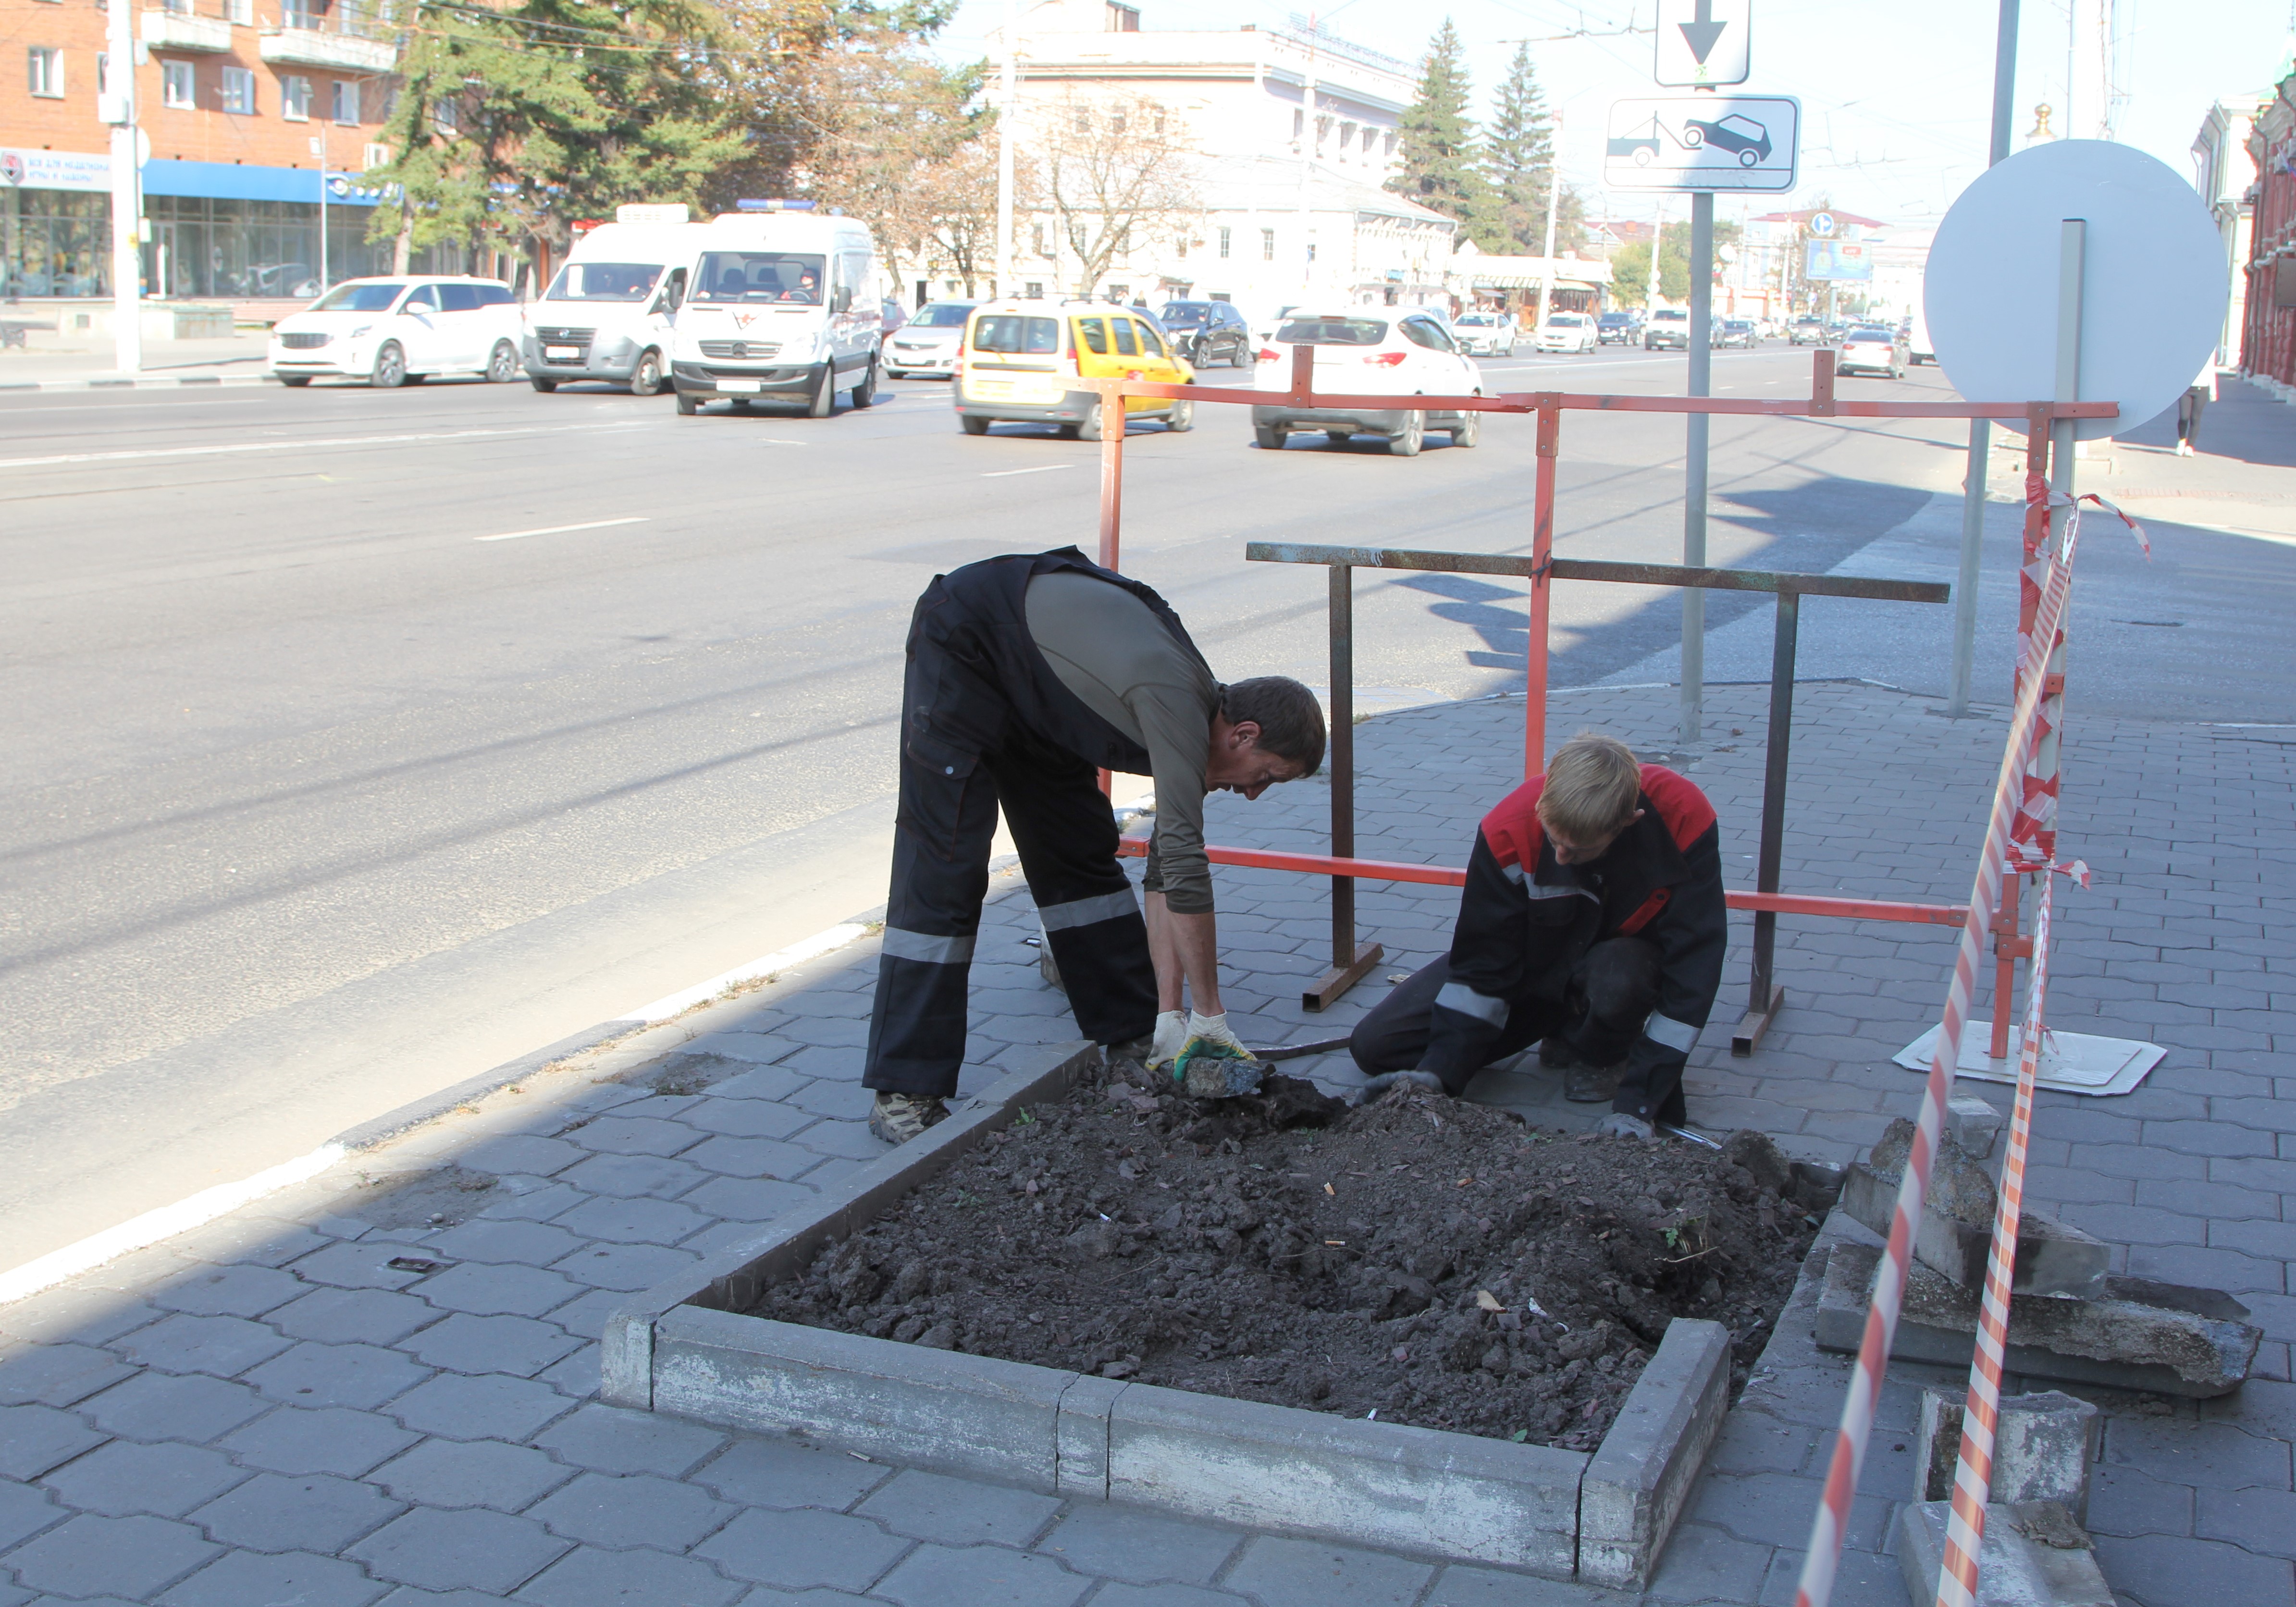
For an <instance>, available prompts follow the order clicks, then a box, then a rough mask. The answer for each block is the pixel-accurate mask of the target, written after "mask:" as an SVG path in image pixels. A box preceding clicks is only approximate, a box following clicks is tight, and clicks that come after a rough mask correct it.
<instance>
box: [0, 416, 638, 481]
mask: <svg viewBox="0 0 2296 1607" xmlns="http://www.w3.org/2000/svg"><path fill="white" fill-rule="evenodd" d="M643 428H644V425H643V424H642V423H640V422H638V421H636V420H624V421H618V422H614V423H611V424H534V425H527V426H521V427H520V428H517V429H512V430H425V431H422V432H421V433H419V434H408V435H339V436H331V437H328V438H325V439H320V440H312V439H308V438H303V439H297V438H296V437H294V436H286V437H283V438H282V439H278V440H270V441H232V442H228V443H225V444H224V445H220V446H212V447H147V448H143V449H139V450H133V451H125V452H62V453H58V454H57V455H54V456H53V457H0V469H41V468H45V467H47V466H48V465H50V464H52V463H135V462H139V461H142V460H144V459H149V458H162V457H219V456H222V455H225V454H226V453H239V452H307V451H309V450H310V449H311V448H312V447H392V446H398V445H401V444H403V443H405V442H407V441H462V440H475V439H480V438H482V437H488V436H504V435H557V434H561V433H562V432H563V431H566V430H635V429H643Z"/></svg>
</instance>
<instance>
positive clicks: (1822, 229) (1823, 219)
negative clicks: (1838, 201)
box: [1809, 212, 1833, 240]
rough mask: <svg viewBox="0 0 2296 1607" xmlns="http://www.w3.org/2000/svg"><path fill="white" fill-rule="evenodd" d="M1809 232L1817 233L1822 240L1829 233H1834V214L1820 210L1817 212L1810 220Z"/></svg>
mask: <svg viewBox="0 0 2296 1607" xmlns="http://www.w3.org/2000/svg"><path fill="white" fill-rule="evenodd" d="M1809 232H1810V233H1811V234H1815V235H1816V236H1817V237H1818V238H1819V239H1820V240H1824V239H1825V237H1826V236H1827V235H1829V234H1833V213H1831V212H1819V213H1816V214H1815V215H1814V216H1813V217H1811V218H1810V220H1809Z"/></svg>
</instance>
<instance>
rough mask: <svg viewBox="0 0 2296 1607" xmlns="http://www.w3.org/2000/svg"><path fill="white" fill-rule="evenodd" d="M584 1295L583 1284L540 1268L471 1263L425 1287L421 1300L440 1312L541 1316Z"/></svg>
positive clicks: (428, 1281) (474, 1314)
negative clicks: (577, 1296)
mask: <svg viewBox="0 0 2296 1607" xmlns="http://www.w3.org/2000/svg"><path fill="white" fill-rule="evenodd" d="M577 1253H578V1252H577ZM581 1292H582V1285H581V1284H579V1283H575V1282H573V1281H572V1280H570V1279H568V1278H565V1277H562V1276H561V1275H558V1274H557V1273H554V1272H550V1271H547V1270H545V1269H544V1268H542V1267H523V1266H508V1265H505V1266H491V1267H489V1266H480V1265H479V1264H478V1263H476V1262H468V1261H466V1262H464V1263H463V1265H462V1266H460V1267H448V1268H447V1270H446V1271H445V1272H442V1273H439V1274H438V1275H436V1276H434V1277H431V1278H430V1279H428V1280H426V1281H425V1282H424V1283H423V1285H422V1298H423V1299H424V1300H428V1301H429V1302H430V1304H431V1305H433V1306H435V1307H437V1308H439V1309H440V1310H441V1311H467V1312H469V1313H471V1315H472V1316H542V1315H543V1314H544V1313H545V1312H546V1311H550V1310H553V1309H554V1308H558V1307H560V1306H563V1305H564V1304H566V1302H567V1301H569V1300H572V1299H573V1298H574V1297H575V1296H576V1295H578V1294H580V1293H581Z"/></svg>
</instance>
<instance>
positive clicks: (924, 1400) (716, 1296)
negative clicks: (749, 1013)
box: [602, 1045, 1730, 1587]
mask: <svg viewBox="0 0 2296 1607" xmlns="http://www.w3.org/2000/svg"><path fill="white" fill-rule="evenodd" d="M1098 1063H1099V1051H1098V1050H1097V1049H1095V1048H1094V1047H1093V1046H1092V1045H1068V1046H1065V1047H1062V1048H1058V1049H1053V1050H1048V1051H1046V1052H1045V1054H1044V1057H1043V1060H1042V1062H1041V1063H1040V1064H1038V1065H1036V1066H1032V1067H1026V1068H1023V1069H1022V1070H1018V1071H1015V1072H1013V1074H1011V1075H1010V1076H1007V1077H1006V1078H1004V1079H1003V1080H1001V1081H1000V1082H998V1083H996V1085H995V1086H992V1087H991V1088H989V1089H988V1091H987V1093H986V1094H984V1095H981V1096H980V1097H979V1098H977V1099H976V1100H975V1101H974V1102H973V1103H972V1106H971V1108H970V1109H967V1110H965V1111H962V1112H960V1113H958V1114H956V1115H955V1116H952V1117H951V1118H950V1119H948V1120H947V1121H945V1122H943V1123H941V1124H940V1125H939V1127H935V1128H933V1129H932V1130H931V1132H929V1133H927V1134H926V1135H925V1136H923V1137H922V1138H921V1139H918V1140H916V1141H914V1142H913V1143H911V1144H906V1145H904V1146H902V1148H901V1149H899V1150H898V1151H896V1152H893V1153H891V1154H889V1155H887V1156H885V1157H884V1158H882V1159H881V1160H877V1161H875V1162H873V1163H872V1164H871V1165H869V1166H867V1167H865V1168H862V1169H861V1170H860V1171H858V1172H856V1173H854V1174H853V1175H852V1176H851V1177H849V1178H848V1179H847V1180H846V1181H845V1182H844V1183H843V1184H842V1185H840V1186H839V1187H837V1188H835V1189H832V1190H831V1191H830V1192H829V1193H826V1194H824V1196H823V1197H822V1198H821V1199H820V1200H819V1201H817V1202H816V1203H815V1204H814V1205H813V1206H811V1207H809V1208H808V1209H806V1210H804V1211H802V1212H799V1213H793V1214H792V1215H791V1216H789V1217H785V1218H783V1219H781V1220H780V1221H778V1222H776V1223H775V1224H773V1225H772V1226H769V1227H767V1228H766V1229H765V1230H764V1231H763V1232H762V1233H761V1234H760V1235H759V1237H758V1239H756V1240H754V1241H752V1242H750V1243H748V1244H746V1245H742V1246H739V1247H737V1248H735V1249H734V1250H729V1251H726V1252H725V1253H724V1254H721V1255H720V1256H718V1257H717V1258H715V1259H712V1260H709V1261H707V1262H705V1263H704V1264H703V1265H701V1267H696V1268H693V1269H692V1270H691V1271H689V1272H687V1273H685V1274H683V1275H680V1276H679V1277H677V1278H676V1279H673V1280H671V1281H669V1282H668V1283H662V1284H660V1285H658V1286H656V1287H655V1288H654V1289H652V1290H650V1291H647V1292H646V1293H644V1294H643V1295H640V1296H638V1297H636V1298H635V1300H631V1301H629V1302H628V1303H627V1304H625V1305H624V1306H623V1307H621V1308H619V1309H618V1310H617V1311H616V1312H615V1313H614V1315H613V1316H611V1318H610V1319H608V1322H607V1326H606V1332H605V1344H604V1357H603V1389H602V1393H603V1397H604V1398H605V1399H607V1400H608V1401H611V1402H612V1403H613V1404H615V1405H618V1406H634V1407H638V1408H641V1409H644V1410H649V1411H657V1412H664V1413H668V1414H675V1415H676V1416H680V1417H688V1418H693V1419H694V1420H696V1421H699V1422H702V1423H715V1424H718V1425H720V1426H723V1427H727V1428H735V1429H744V1430H749V1431H761V1432H772V1433H783V1434H799V1435H802V1436H804V1437H805V1438H806V1439H809V1440H813V1441H815V1442H817V1443H819V1444H823V1445H826V1446H831V1447H837V1448H839V1449H843V1450H849V1451H855V1452H858V1453H860V1454H862V1455H867V1456H871V1457H875V1458H881V1459H882V1460H885V1461H888V1462H894V1463H898V1464H903V1465H905V1466H913V1467H921V1468H930V1469H933V1470H937V1471H939V1472H952V1473H961V1474H965V1475H970V1476H973V1477H979V1478H986V1479H995V1480H1002V1481H1004V1482H1006V1483H1010V1484H1016V1485H1020V1486H1022V1487H1023V1488H1029V1489H1035V1490H1041V1491H1044V1492H1046V1493H1047V1494H1052V1495H1058V1496H1064V1497H1069V1498H1083V1499H1089V1500H1118V1501H1128V1502H1133V1503H1136V1504H1138V1505H1144V1506H1149V1507H1153V1508H1157V1509H1159V1510H1161V1511H1165V1512H1171V1513H1183V1514H1185V1515H1187V1516H1190V1517H1197V1518H1206V1519H1212V1520H1216V1521H1222V1522H1228V1523H1235V1524H1242V1525H1246V1526H1250V1527H1252V1528H1258V1529H1272V1530H1278V1531H1282V1532H1285V1533H1290V1534H1296V1535H1302V1536H1307V1537H1315V1538H1321V1539H1329V1540H1341V1541H1348V1542H1351V1543H1355V1544H1359V1545H1360V1544H1369V1545H1374V1546H1386V1547H1390V1548H1393V1549H1398V1550H1404V1551H1411V1552H1417V1553H1421V1554H1426V1555H1431V1556H1437V1557H1443V1558H1447V1559H1454V1560H1460V1561H1471V1562H1486V1563H1496V1564H1498V1565H1500V1566H1503V1567H1508V1568H1516V1569H1521V1570H1524V1571H1526V1572H1529V1573H1536V1574H1541V1575H1545V1576H1546V1577H1549V1578H1566V1579H1578V1580H1580V1581H1582V1582H1585V1583H1587V1584H1595V1585H1603V1586H1611V1587H1636V1586H1640V1585H1643V1584H1644V1583H1647V1582H1648V1580H1649V1578H1650V1577H1651V1574H1652V1571H1653V1570H1654V1569H1655V1568H1656V1566H1657V1563H1658V1558H1659V1554H1660V1553H1661V1551H1662V1550H1663V1549H1664V1547H1665V1546H1666V1541H1667V1537H1668V1536H1669V1534H1671V1533H1672V1532H1673V1529H1674V1524H1675V1521H1676V1519H1677V1517H1678V1516H1679V1515H1680V1513H1681V1511H1682V1508H1683V1505H1684V1503H1685V1500H1686V1498H1687V1496H1688V1495H1689V1491H1690V1488H1691V1486H1692V1484H1693V1482H1694V1481H1695V1480H1696V1478H1697V1476H1698V1472H1699V1469H1700V1468H1701V1467H1702V1465H1703V1464H1704V1462H1705V1458H1706V1453H1707V1450H1708V1448H1709V1447H1710V1446H1711V1445H1712V1444H1713V1441H1714V1437H1715V1435H1716V1434H1717V1432H1718V1431H1719V1430H1720V1428H1721V1424H1722V1417H1723V1413H1724V1411H1725V1409H1726V1405H1727V1400H1728V1394H1729V1381H1730V1335H1729V1331H1728V1330H1727V1329H1726V1328H1724V1327H1723V1326H1722V1325H1721V1324H1718V1323H1710V1322H1699V1321H1693V1320H1686V1319H1678V1320H1677V1321H1676V1322H1675V1323H1674V1324H1673V1325H1672V1326H1671V1327H1670V1328H1669V1330H1668V1331H1667V1334H1666V1338H1665V1340H1664V1341H1663V1342H1662V1343H1661V1345H1660V1346H1659V1348H1658V1351H1657V1354H1656V1355H1654V1356H1653V1357H1652V1358H1651V1361H1650V1363H1649V1365H1647V1366H1646V1367H1644V1370H1643V1374H1642V1377H1641V1379H1640V1380H1639V1381H1638V1382H1636V1385H1635V1388H1634V1389H1633V1390H1632V1391H1631V1392H1629V1394H1628V1398H1627V1401H1626V1404H1625V1406H1623V1407H1622V1408H1621V1410H1620V1414H1619V1417H1618V1421H1617V1422H1616V1423H1613V1424H1612V1425H1611V1431H1610V1432H1609V1433H1608V1434H1607V1435H1606V1436H1604V1438H1603V1443H1602V1445H1601V1446H1600V1447H1597V1448H1596V1449H1595V1452H1594V1453H1593V1454H1592V1455H1589V1454H1587V1453H1585V1452H1579V1451H1561V1450H1555V1449H1554V1448H1552V1447H1546V1446H1535V1445H1513V1444H1510V1443H1508V1442H1506V1441H1505V1440H1496V1439H1485V1438H1482V1437H1480V1436H1479V1435H1470V1434H1456V1433H1449V1432H1445V1431H1439V1430H1432V1429H1420V1428H1412V1427H1409V1426H1406V1425H1404V1424H1400V1423H1374V1422H1365V1421H1363V1420H1360V1419H1353V1418H1339V1417H1333V1416H1332V1415H1330V1414H1325V1413H1322V1412H1308V1411H1303V1410H1300V1409H1298V1408H1295V1407H1290V1406H1263V1405H1261V1404H1259V1403H1258V1402H1253V1401H1239V1400H1229V1399H1226V1398H1221V1397H1216V1396H1209V1395H1198V1394H1194V1393H1192V1392H1190V1391H1187V1390H1169V1389H1164V1388H1160V1387H1159V1386H1156V1385H1152V1384H1139V1383H1130V1382H1114V1381H1111V1380H1108V1379H1103V1378H1096V1377H1091V1376H1087V1375H1086V1374H1083V1373H1065V1372H1062V1371H1059V1370H1057V1369H1055V1368H1051V1367H1039V1366H1035V1365H1029V1364H1026V1363H1021V1362H1008V1361H1002V1360H999V1359H997V1358H996V1357H983V1356H968V1355H964V1354H962V1353H959V1352H955V1351H946V1350H928V1349H920V1348H918V1347H917V1346H914V1345H905V1344H899V1343H897V1342H895V1341H890V1340H878V1339H870V1338H868V1337H866V1336H865V1335H861V1334H849V1333H840V1332H833V1331H831V1330H826V1329H819V1328H808V1327H802V1326H799V1325H796V1324H789V1323H778V1322H773V1321H769V1320H767V1319H766V1318H762V1317H755V1316H744V1315H742V1313H743V1312H744V1311H745V1310H746V1309H747V1308H749V1307H750V1305H752V1304H753V1303H754V1302H755V1301H756V1300H757V1298H758V1293H759V1292H760V1291H762V1290H763V1289H764V1288H765V1287H766V1286H767V1285H768V1284H770V1283H774V1282H775V1281H776V1280H777V1279H780V1278H783V1277H786V1276H789V1275H792V1274H794V1273H796V1272H798V1271H799V1270H801V1269H802V1268H803V1267H805V1266H806V1265H807V1264H808V1262H809V1261H811V1259H813V1257H814V1255H815V1254H816V1252H817V1251H818V1250H820V1249H821V1247H822V1246H823V1245H824V1244H826V1243H829V1242H832V1241H834V1240H838V1239H841V1238H844V1237H845V1236H847V1235H848V1234H851V1233H853V1232H855V1231H857V1229H859V1228H862V1227H865V1226H867V1225H868V1224H869V1223H870V1222H872V1221H873V1220H875V1219H876V1218H877V1217H878V1216H879V1215H880V1214H881V1213H882V1212H883V1211H884V1210H885V1209H887V1208H888V1207H890V1205H892V1204H893V1203H894V1202H895V1201H898V1200H899V1199H901V1198H902V1197H903V1196H905V1195H906V1194H907V1193H909V1192H910V1191H912V1190H913V1189H915V1188H917V1187H919V1186H920V1185H923V1184H924V1183H926V1182H928V1181H930V1180H931V1179H932V1178H933V1177H937V1176H938V1175H939V1173H940V1172H941V1171H943V1170H944V1169H946V1168H947V1166H948V1165H949V1164H950V1163H951V1162H952V1161H954V1160H956V1159H957V1157H959V1156H961V1155H963V1154H964V1153H965V1152H967V1151H969V1150H970V1149H972V1146H973V1145H974V1144H977V1143H979V1142H980V1137H981V1136H982V1135H983V1134H985V1133H988V1132H991V1131H994V1130H996V1128H999V1127H1004V1126H1005V1125H1006V1124H1007V1123H1009V1122H1011V1121H1012V1120H1013V1118H1014V1116H1015V1115H1016V1114H1017V1113H1018V1112H1019V1111H1020V1110H1021V1107H1023V1106H1025V1105H1029V1104H1037V1103H1044V1102H1046V1101H1048V1100H1054V1099H1059V1098H1061V1097H1062V1096H1063V1095H1066V1094H1067V1093H1068V1092H1069V1090H1070V1088H1071V1087H1072V1086H1074V1085H1075V1082H1076V1080H1077V1078H1078V1075H1079V1074H1080V1073H1081V1072H1083V1071H1085V1070H1088V1069H1090V1068H1093V1067H1095V1066H1096V1065H1097V1064H1098Z"/></svg>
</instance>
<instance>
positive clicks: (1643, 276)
mask: <svg viewBox="0 0 2296 1607" xmlns="http://www.w3.org/2000/svg"><path fill="white" fill-rule="evenodd" d="M1650 263H1651V249H1650V243H1649V242H1647V241H1636V242H1635V243H1634V244H1632V245H1622V246H1620V248H1619V249H1618V250H1617V251H1616V252H1615V253H1614V254H1613V255H1612V256H1611V295H1612V297H1613V298H1614V299H1616V300H1617V301H1618V302H1619V303H1620V305H1621V306H1625V307H1638V306H1640V305H1641V304H1642V303H1643V302H1644V301H1646V300H1647V299H1649V295H1650Z"/></svg>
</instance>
